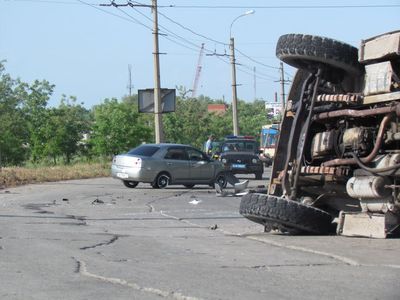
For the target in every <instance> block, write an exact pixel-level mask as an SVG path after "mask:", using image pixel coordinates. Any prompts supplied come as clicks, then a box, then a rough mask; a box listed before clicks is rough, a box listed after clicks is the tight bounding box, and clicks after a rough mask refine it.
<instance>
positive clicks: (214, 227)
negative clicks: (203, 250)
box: [210, 224, 218, 230]
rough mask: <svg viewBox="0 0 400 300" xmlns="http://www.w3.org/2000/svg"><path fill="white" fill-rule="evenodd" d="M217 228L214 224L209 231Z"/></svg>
mask: <svg viewBox="0 0 400 300" xmlns="http://www.w3.org/2000/svg"><path fill="white" fill-rule="evenodd" d="M217 228H218V225H217V224H214V225H213V226H211V227H210V229H211V230H216V229H217Z"/></svg>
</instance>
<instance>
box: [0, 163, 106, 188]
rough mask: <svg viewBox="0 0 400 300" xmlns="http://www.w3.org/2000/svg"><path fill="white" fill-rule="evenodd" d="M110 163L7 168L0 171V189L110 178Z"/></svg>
mask: <svg viewBox="0 0 400 300" xmlns="http://www.w3.org/2000/svg"><path fill="white" fill-rule="evenodd" d="M110 168H111V164H110V163H78V164H74V165H68V166H53V167H7V168H1V169H0V188H8V187H14V186H18V185H23V184H30V183H41V182H51V181H61V180H70V179H85V178H96V177H108V176H110Z"/></svg>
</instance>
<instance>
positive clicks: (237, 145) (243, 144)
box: [222, 141, 257, 152]
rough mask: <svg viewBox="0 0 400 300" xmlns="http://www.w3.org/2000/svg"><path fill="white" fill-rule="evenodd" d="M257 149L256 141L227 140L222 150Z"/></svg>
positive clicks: (250, 150)
mask: <svg viewBox="0 0 400 300" xmlns="http://www.w3.org/2000/svg"><path fill="white" fill-rule="evenodd" d="M256 150H257V146H256V142H255V141H226V142H224V144H223V145H222V152H229V151H247V152H255V151H256Z"/></svg>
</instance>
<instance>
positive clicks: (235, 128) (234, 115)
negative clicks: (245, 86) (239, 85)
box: [230, 37, 239, 135]
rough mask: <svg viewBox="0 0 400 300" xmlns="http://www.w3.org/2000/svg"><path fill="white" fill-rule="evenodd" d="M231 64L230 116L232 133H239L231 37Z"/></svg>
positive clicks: (232, 39) (233, 51)
mask: <svg viewBox="0 0 400 300" xmlns="http://www.w3.org/2000/svg"><path fill="white" fill-rule="evenodd" d="M230 48H231V65H232V118H233V134H234V135H239V125H238V112H237V89H236V60H235V40H234V38H233V37H231V42H230Z"/></svg>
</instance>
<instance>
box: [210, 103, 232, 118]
mask: <svg viewBox="0 0 400 300" xmlns="http://www.w3.org/2000/svg"><path fill="white" fill-rule="evenodd" d="M227 110H228V105H226V104H208V107H207V111H208V112H209V113H214V114H217V115H223V114H225V113H226V111H227Z"/></svg>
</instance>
